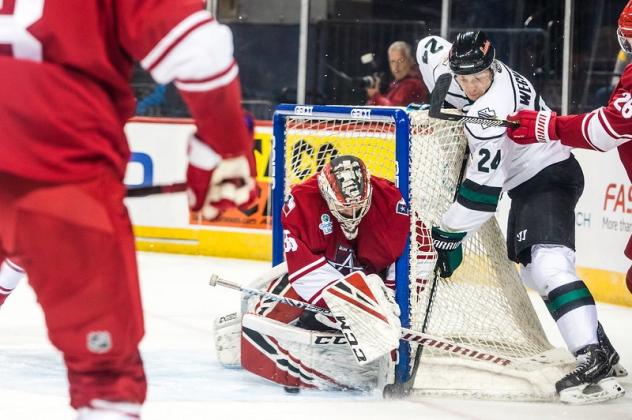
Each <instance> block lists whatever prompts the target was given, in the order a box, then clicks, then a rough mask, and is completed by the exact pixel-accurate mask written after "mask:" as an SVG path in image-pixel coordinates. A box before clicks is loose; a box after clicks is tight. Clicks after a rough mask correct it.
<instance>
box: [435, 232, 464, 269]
mask: <svg viewBox="0 0 632 420" xmlns="http://www.w3.org/2000/svg"><path fill="white" fill-rule="evenodd" d="M465 235H466V232H444V231H442V230H441V229H439V228H438V227H436V226H433V227H432V245H434V247H435V250H436V251H437V268H438V269H439V276H441V277H442V278H444V279H445V278H448V277H450V276H452V273H454V270H456V269H457V268H458V266H459V265H461V261H463V247H462V246H461V241H463V238H464V237H465Z"/></svg>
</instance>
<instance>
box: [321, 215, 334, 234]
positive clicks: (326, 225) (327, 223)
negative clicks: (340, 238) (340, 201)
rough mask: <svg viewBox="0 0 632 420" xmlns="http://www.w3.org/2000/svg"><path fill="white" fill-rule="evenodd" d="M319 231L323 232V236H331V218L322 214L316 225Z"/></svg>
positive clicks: (332, 228)
mask: <svg viewBox="0 0 632 420" xmlns="http://www.w3.org/2000/svg"><path fill="white" fill-rule="evenodd" d="M318 227H319V228H320V230H322V231H323V233H324V234H325V235H329V234H331V232H333V231H334V225H333V223H331V217H329V215H328V214H323V215H321V216H320V224H319V225H318Z"/></svg>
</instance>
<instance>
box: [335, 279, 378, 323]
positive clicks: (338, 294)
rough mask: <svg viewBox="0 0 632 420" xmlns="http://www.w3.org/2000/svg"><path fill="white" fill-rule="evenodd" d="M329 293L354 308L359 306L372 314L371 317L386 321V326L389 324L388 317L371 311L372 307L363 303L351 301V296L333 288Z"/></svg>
mask: <svg viewBox="0 0 632 420" xmlns="http://www.w3.org/2000/svg"><path fill="white" fill-rule="evenodd" d="M329 293H331V294H332V295H334V296H337V297H339V298H340V299H342V300H345V301H347V302H349V303H351V304H353V305H354V306H357V307H358V308H360V309H362V310H363V311H365V312H368V313H370V314H371V315H373V316H374V317H376V318H377V319H380V320H382V321H384V322H385V323H386V324H388V320H387V319H386V317H385V316H384V315H382V314H381V313H379V312H377V311H375V310H373V309H371V308H370V307H368V306H366V305H363V304H362V303H360V302H358V301H357V300H355V299H351V298H350V297H349V296H347V295H346V294H343V293H341V292H339V291H338V290H337V289H333V288H332V289H329Z"/></svg>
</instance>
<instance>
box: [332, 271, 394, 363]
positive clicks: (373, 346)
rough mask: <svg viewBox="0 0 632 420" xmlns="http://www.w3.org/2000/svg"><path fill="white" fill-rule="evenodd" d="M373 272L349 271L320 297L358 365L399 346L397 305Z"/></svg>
mask: <svg viewBox="0 0 632 420" xmlns="http://www.w3.org/2000/svg"><path fill="white" fill-rule="evenodd" d="M386 290H387V288H386V286H385V285H384V283H383V281H382V279H381V278H380V277H379V276H377V275H374V274H372V275H369V276H365V275H364V274H363V273H362V272H355V273H352V274H349V275H348V276H347V277H345V278H344V279H342V280H339V281H337V282H336V283H334V284H332V285H331V286H329V287H327V288H326V289H325V290H324V292H323V294H322V296H323V299H324V300H325V302H326V303H327V306H329V309H330V310H331V312H332V314H333V315H334V317H335V318H336V320H337V321H338V322H339V323H340V325H339V328H340V330H341V331H342V333H343V334H344V335H345V337H346V338H347V341H348V343H349V346H350V347H351V350H352V351H353V354H354V356H355V358H356V360H357V362H358V363H359V364H361V365H364V364H366V363H369V362H371V361H373V360H376V359H378V358H379V357H382V356H384V355H385V354H387V353H389V352H390V351H392V350H394V349H396V348H397V347H398V346H399V337H400V335H401V324H400V321H399V318H398V315H397V313H398V312H399V307H398V306H397V304H396V303H395V302H394V301H392V300H391V299H390V298H389V297H388V295H387V291H386Z"/></svg>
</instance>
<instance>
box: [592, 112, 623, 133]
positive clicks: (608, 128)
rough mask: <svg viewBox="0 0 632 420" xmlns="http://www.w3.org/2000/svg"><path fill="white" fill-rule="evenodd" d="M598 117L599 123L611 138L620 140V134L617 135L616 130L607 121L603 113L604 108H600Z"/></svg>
mask: <svg viewBox="0 0 632 420" xmlns="http://www.w3.org/2000/svg"><path fill="white" fill-rule="evenodd" d="M597 117H598V118H599V123H600V124H601V126H602V127H603V129H604V131H605V132H606V133H608V135H609V136H610V137H614V138H615V139H618V138H619V137H621V136H620V135H619V134H617V133H616V132H615V131H614V129H613V128H612V127H611V126H610V124H609V123H608V120H607V119H606V116H605V115H604V113H603V108H599V109H598V110H597Z"/></svg>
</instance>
